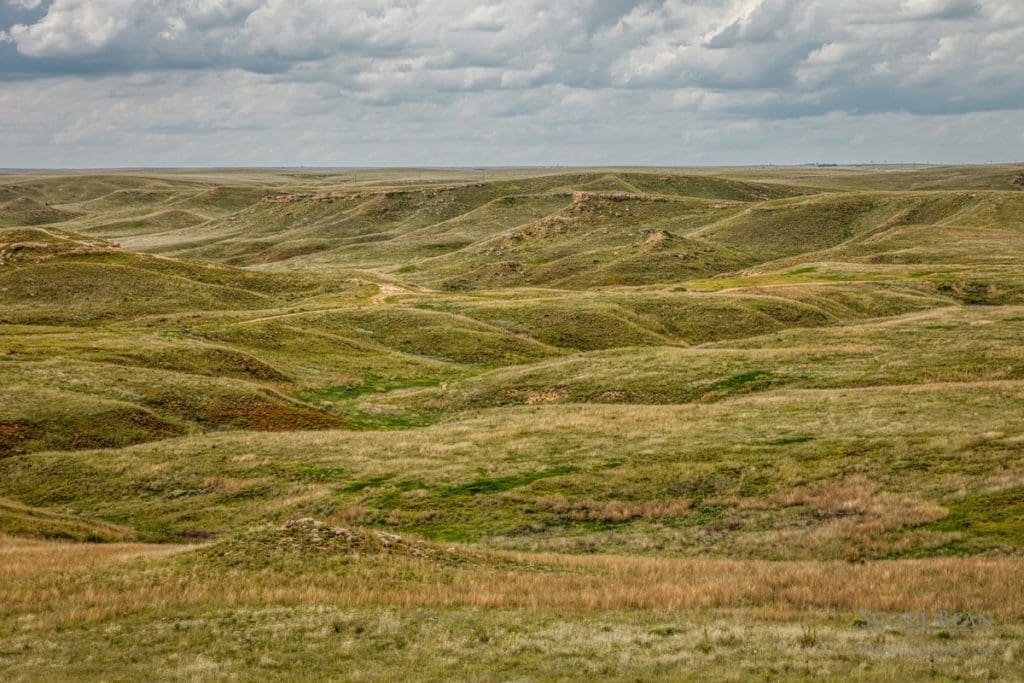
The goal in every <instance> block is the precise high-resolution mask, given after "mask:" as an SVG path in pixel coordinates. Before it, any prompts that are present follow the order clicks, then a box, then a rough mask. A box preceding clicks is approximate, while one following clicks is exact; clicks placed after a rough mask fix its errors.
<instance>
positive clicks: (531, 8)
mask: <svg viewBox="0 0 1024 683" xmlns="http://www.w3.org/2000/svg"><path fill="white" fill-rule="evenodd" d="M8 5H10V6H12V7H13V6H14V5H17V6H18V9H17V10H11V12H14V14H6V15H5V14H4V13H3V12H4V10H2V9H0V79H4V78H5V75H6V78H7V79H8V83H7V84H5V85H4V86H3V88H2V89H0V91H2V90H6V91H13V90H16V91H17V92H19V93H20V94H21V96H22V97H25V98H27V99H26V100H25V102H28V103H31V102H36V103H37V105H36V106H38V107H39V109H40V110H39V111H33V110H32V109H31V107H30V106H27V105H22V106H19V107H17V108H16V109H13V110H11V109H8V110H6V111H0V116H3V117H4V118H3V119H0V120H3V121H7V122H8V123H6V124H0V125H3V130H6V131H8V134H12V135H14V134H20V133H25V134H26V135H27V134H28V133H27V132H26V131H34V133H32V134H31V135H29V137H31V139H33V140H35V141H36V142H35V143H34V144H37V145H42V146H45V145H53V146H54V147H55V148H57V147H60V146H69V145H70V146H74V145H79V144H82V145H84V144H85V143H84V142H83V141H85V140H92V141H93V144H91V145H90V148H92V149H94V150H96V144H97V143H96V141H103V140H112V139H113V138H114V137H122V136H123V135H127V134H128V133H127V132H123V131H136V132H135V133H133V135H136V136H139V137H138V138H136V139H134V140H133V143H132V144H135V145H138V143H139V140H140V139H142V136H145V135H150V136H152V137H151V138H150V139H152V140H186V139H187V140H193V141H194V140H199V139H203V140H207V138H208V136H209V135H210V134H211V132H213V131H224V130H227V131H232V132H231V134H230V137H231V138H232V139H235V140H239V139H241V138H244V136H245V135H246V133H243V132H240V131H244V130H253V131H261V133H260V134H259V135H258V136H257V137H258V138H259V144H257V145H256V146H255V147H254V148H253V149H259V150H264V152H265V153H267V154H270V152H269V151H268V150H271V149H273V145H275V144H277V143H275V142H274V141H275V140H278V139H280V140H285V139H287V138H288V136H291V137H293V138H295V137H296V136H298V135H299V134H300V132H301V133H303V134H308V133H309V131H311V130H315V131H320V132H319V133H317V135H318V136H319V137H318V139H319V140H321V141H324V143H325V144H328V143H333V144H338V145H343V146H344V145H352V144H357V143H358V144H359V145H360V148H361V149H369V148H370V147H368V145H369V146H371V147H372V145H376V146H377V147H375V149H380V150H385V149H391V148H392V147H391V144H392V141H393V140H397V139H399V138H403V139H405V137H406V132H407V131H412V130H415V131H419V132H420V133H421V134H422V135H425V136H428V137H429V136H433V137H434V138H437V139H439V140H440V139H442V138H444V139H447V140H448V141H449V143H450V141H451V139H452V138H451V137H448V138H445V137H444V136H445V135H449V133H446V131H448V130H449V129H450V135H455V134H456V133H457V137H458V138H459V139H460V140H462V141H463V142H461V143H459V144H458V145H452V144H444V145H439V147H438V149H440V150H442V151H443V152H444V153H445V154H447V153H449V152H451V151H454V150H462V151H463V152H466V150H468V149H470V148H472V147H473V145H475V144H476V142H472V143H471V142H466V141H467V140H472V141H487V144H490V145H492V146H496V145H499V143H503V141H506V140H507V141H508V142H509V144H511V143H512V142H513V141H514V143H515V145H518V147H517V148H516V149H519V150H535V151H536V150H544V149H554V147H552V146H551V144H552V142H558V141H564V140H566V139H567V138H573V137H574V136H576V137H578V138H579V140H581V141H593V144H594V145H595V146H596V147H600V148H601V149H604V150H605V153H606V154H609V155H611V154H612V152H613V151H614V150H616V149H619V150H622V149H627V150H628V149H630V148H628V147H621V146H616V144H619V143H621V141H623V140H626V139H629V140H631V141H633V143H635V144H636V145H637V147H636V149H650V150H654V152H652V153H660V152H661V146H660V141H661V140H662V138H663V136H664V134H665V131H677V130H678V131H679V139H683V138H685V139H687V140H688V141H690V142H691V143H693V144H700V145H703V146H704V147H705V148H706V149H707V150H709V151H711V150H714V151H717V153H719V154H722V153H723V150H724V149H726V146H727V145H728V144H733V145H739V144H741V140H744V139H747V136H750V135H757V134H772V135H777V134H778V131H780V130H786V131H798V130H800V129H801V128H803V127H806V126H807V122H808V121H817V122H823V123H822V124H821V126H822V127H821V130H831V128H830V126H831V125H833V124H834V122H835V121H839V120H842V121H844V122H845V125H850V122H851V121H857V120H858V119H857V118H856V117H857V116H861V117H866V116H872V117H876V119H877V120H881V118H877V117H885V116H888V115H893V116H897V117H902V116H907V115H913V116H917V117H935V118H936V120H942V121H943V122H944V123H943V125H945V126H946V127H947V129H948V130H951V131H956V130H958V128H957V127H956V126H955V125H953V124H950V123H948V121H947V119H949V118H950V117H957V116H963V115H975V114H977V115H979V116H988V115H989V114H986V112H1013V113H1017V114H1019V113H1020V110H1021V109H1022V108H1024V68H1022V67H1024V51H1022V50H1020V48H1019V46H1020V45H1021V44H1024V4H1020V3H1007V2H1003V1H1001V0H900V1H898V2H894V1H893V0H724V1H722V2H715V3H709V2H693V1H692V0H664V1H661V2H657V1H654V0H579V1H577V2H572V3H568V2H566V3H551V2H547V1H545V0H521V1H519V2H515V3H511V2H479V1H471V0H49V1H48V2H47V3H39V2H34V1H33V0H17V1H16V2H12V1H11V0H8ZM0 8H2V5H0ZM28 10H32V11H31V12H30V13H28V14H26V12H28ZM5 16H7V17H9V18H8V20H7V24H8V25H4V23H3V22H4V17H5ZM10 17H13V18H10ZM4 40H6V41H7V42H6V44H4V42H3V41H4ZM139 79H141V80H139ZM140 83H144V85H140ZM79 86H80V87H79ZM58 91H59V92H60V93H65V94H67V93H71V92H74V95H73V97H72V96H71V95H66V96H67V97H68V98H69V99H60V100H59V101H61V102H62V104H63V105H64V106H63V107H62V109H63V110H66V116H67V117H68V121H64V122H61V121H57V120H53V119H52V118H50V117H49V116H48V115H49V110H48V109H47V107H50V106H51V105H52V102H53V101H55V100H54V99H53V98H52V97H51V98H50V99H49V100H47V102H48V103H50V104H44V103H42V101H40V100H39V99H38V98H36V97H33V94H36V93H41V92H51V94H52V96H54V97H55V96H57V95H56V94H55V93H56V92H58ZM64 96H65V95H61V96H60V97H62V98H63V97H64ZM0 102H6V103H7V105H6V106H8V107H9V106H10V100H9V98H3V99H0ZM10 116H14V117H19V116H20V117H21V118H9V117H10ZM837 116H839V117H845V118H842V119H837V118H835V117H837ZM993 116H995V118H994V119H992V120H1002V119H1001V118H1000V116H1001V115H996V114H993ZM12 121H13V122H14V123H10V122H12ZM45 121H49V124H45V123H43V122H45ZM510 121H513V122H515V124H514V126H515V127H514V128H513V129H509V128H508V127H509V126H510V125H512V124H510V123H509V122H510ZM786 121H794V122H795V121H799V122H802V123H801V124H800V125H799V126H795V127H791V126H789V124H787V123H785V122H786ZM899 121H904V119H899ZM828 122H832V123H828ZM47 125H49V126H50V128H47V127H46V126H47ZM644 126H647V127H648V128H649V129H648V130H644V128H643V127H644ZM338 128H344V129H345V130H346V131H347V133H345V134H342V133H340V132H338V130H336V129H338ZM684 128H685V129H686V130H685V132H684V131H683V129H684ZM716 130H717V131H727V132H728V134H727V135H718V136H716V135H715V131H716ZM933 130H936V129H935V128H934V127H929V126H925V127H919V126H909V127H908V128H907V129H906V132H907V133H908V134H909V135H911V136H916V137H917V138H921V137H922V136H924V135H925V133H926V131H933ZM12 131H13V132H12ZM47 131H49V135H48V136H46V135H44V133H46V132H47ZM552 131H557V133H558V135H557V136H553V135H552ZM1015 133H1016V129H1014V130H1013V131H1012V132H1010V131H1004V136H1005V137H1006V139H1010V140H1012V139H1014V137H1015ZM793 134H794V135H796V136H797V139H800V140H803V139H804V138H802V137H800V135H799V133H793ZM993 134H995V132H994V133H993ZM346 135H350V136H351V138H352V141H349V138H348V137H346ZM558 136H561V137H558ZM716 137H717V138H718V141H715V140H716ZM840 138H841V139H842V140H843V141H844V144H845V143H848V141H849V140H850V139H851V138H857V139H864V140H865V142H864V143H862V144H859V145H858V150H868V149H869V148H870V146H871V138H870V137H865V135H864V134H861V133H858V132H856V131H855V132H853V133H851V132H850V131H846V132H843V133H842V134H841V135H839V137H838V138H837V139H840ZM823 139H824V138H823ZM946 139H947V140H955V139H956V138H955V137H953V136H952V135H949V136H946ZM40 141H42V142H40ZM353 141H354V142H353ZM611 141H618V142H617V143H616V144H611ZM406 144H413V145H419V146H421V147H422V146H424V144H425V143H424V142H423V141H422V139H420V140H419V141H418V142H417V141H415V140H411V139H409V140H407V141H406ZM481 144H482V143H481ZM564 144H567V145H568V144H575V143H568V142H565V143H564ZM581 144H582V142H581ZM744 144H748V145H749V144H752V143H750V142H749V141H748V142H747V143H744ZM819 144H822V145H824V144H825V143H819ZM601 145H603V147H601ZM645 145H646V146H645ZM762 146H763V145H762ZM145 148H146V146H142V147H137V149H145ZM18 149H22V150H24V149H28V148H27V147H24V146H21V147H18ZM175 149H177V150H179V151H180V153H181V154H185V153H186V152H187V149H188V148H187V147H184V146H180V145H170V147H169V149H168V152H167V153H168V154H173V153H174V150H175ZM195 149H200V150H201V149H209V147H208V146H207V147H203V146H202V145H200V146H199V147H196V148H195ZM395 149H399V148H398V147H395ZM509 149H511V147H509ZM748 149H750V148H749V147H748ZM766 149H767V148H766ZM822 149H823V150H824V149H825V147H824V146H823V147H822ZM104 153H106V152H104ZM153 153H154V154H155V152H153ZM310 153H314V152H310ZM316 153H319V154H322V155H326V156H330V153H329V150H328V152H323V151H320V152H316ZM808 153H810V150H808ZM858 153H859V152H858ZM865 153H867V152H865ZM1007 153H1012V150H1009V151H1008V152H1007ZM0 154H2V152H0ZM276 154H278V153H277V152H275V153H274V155H276ZM279 154H280V155H281V157H282V158H281V159H279V160H285V159H284V158H283V157H284V156H285V155H286V154H287V147H286V146H285V147H282V148H281V149H280V153H279ZM957 154H959V155H960V156H967V155H970V154H973V151H972V150H967V149H963V150H959V151H958V152H957ZM505 155H506V158H518V157H516V156H515V155H513V154H512V153H511V152H507V153H505ZM272 156H273V155H272ZM1020 156H1024V153H1022V154H1020ZM416 157H419V154H418V153H416V154H415V156H414V157H411V158H410V159H396V161H398V160H401V161H410V160H411V161H421V159H418V158H416ZM616 160H617V159H615V158H614V157H611V156H609V157H608V159H607V161H616ZM637 160H638V161H639V159H637ZM267 161H270V159H267ZM468 161H469V160H468V159H467V162H468ZM479 161H484V160H480V159H475V160H474V162H479ZM0 165H5V160H4V159H2V158H0ZM6 165H10V163H7V164H6Z"/></svg>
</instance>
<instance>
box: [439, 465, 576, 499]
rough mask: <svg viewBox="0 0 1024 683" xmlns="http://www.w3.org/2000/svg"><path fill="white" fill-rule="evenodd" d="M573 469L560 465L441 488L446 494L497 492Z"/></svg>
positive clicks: (567, 472) (572, 468) (559, 474)
mask: <svg viewBox="0 0 1024 683" xmlns="http://www.w3.org/2000/svg"><path fill="white" fill-rule="evenodd" d="M575 471H576V467H574V466H572V465H561V466H558V467H552V468H551V469H547V470H540V471H537V472H528V473H526V474H520V475H514V476H507V477H487V478H483V479H477V480H476V481H471V482H467V483H465V484H457V485H455V486H449V487H447V488H445V489H444V490H443V493H444V495H446V496H476V495H480V494H485V493H498V492H501V491H508V490H510V489H514V488H517V487H519V486H526V485H528V484H532V483H533V482H535V481H539V480H541V479H546V478H548V477H560V476H563V475H566V474H572V473H573V472H575Z"/></svg>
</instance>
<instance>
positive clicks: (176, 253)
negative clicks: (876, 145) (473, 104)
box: [0, 166, 1024, 680]
mask: <svg viewBox="0 0 1024 683" xmlns="http://www.w3.org/2000/svg"><path fill="white" fill-rule="evenodd" d="M1019 173H1020V169H1019V168H1016V167H1010V166H978V167H917V168H912V169H904V170H899V171H892V170H888V171H881V170H877V169H870V168H863V169H843V168H839V169H828V170H821V169H809V168H778V169H755V168H736V169H714V170H709V169H663V168H658V169H642V168H601V169H490V170H488V171H487V173H486V176H484V174H482V173H480V172H473V171H468V170H459V169H447V170H441V169H426V170H418V169H407V170H402V169H363V170H358V171H289V170H220V171H152V172H150V171H137V172H125V173H118V174H113V173H92V172H90V173H75V174H63V173H56V172H55V173H10V174H5V175H2V176H0V578H2V581H0V676H2V677H3V678H4V679H5V680H46V679H53V678H65V679H67V678H76V679H96V680H132V679H138V678H140V677H143V676H156V677H158V678H161V679H172V680H178V679H181V680H185V679H187V680H197V679H200V680H250V679H252V680H255V679H260V680H263V679H288V680H296V679H299V680H304V679H309V680H322V679H342V680H365V679H382V678H404V677H409V676H411V675H415V676H418V677H422V678H430V679H445V678H452V677H455V678H470V679H482V680H488V679H494V678H522V679H528V680H533V679H553V680H556V679H569V678H577V677H579V676H580V675H588V676H593V677H600V678H611V679H630V680H660V679H666V678H668V679H680V680H689V679H693V680H698V679H703V680H706V679H733V680H741V679H747V678H765V679H773V680H774V679H782V680H800V679H806V678H811V677H825V678H834V679H840V678H853V677H856V678H858V679H864V680H891V679H894V678H900V677H902V678H907V677H910V678H929V677H930V678H936V679H941V680H947V679H973V678H992V679H1014V678H1019V677H1021V676H1022V675H1024V667H1022V665H1021V661H1020V660H1021V657H1022V656H1024V653H1021V651H1020V642H1021V636H1022V635H1024V619H1022V615H1024V604H1022V596H1024V585H1022V584H1021V582H1022V580H1024V579H1022V578H1021V577H1022V576H1024V573H1022V570H1024V459H1022V456H1024V345H1022V340H1024V193H1022V191H1021V189H1020V187H1019V186H1017V185H1014V183H1013V179H1014V178H1015V177H1016V175H1017V174H1019ZM499 664H500V666H501V669H500V670H501V671H502V674H501V675H497V674H496V671H498V669H497V668H496V667H497V666H498V665H499Z"/></svg>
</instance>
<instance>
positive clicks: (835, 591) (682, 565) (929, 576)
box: [0, 541, 1024, 622]
mask: <svg viewBox="0 0 1024 683" xmlns="http://www.w3.org/2000/svg"><path fill="white" fill-rule="evenodd" d="M181 550H182V548H180V547H168V546H145V545H138V544H111V545H76V544H67V543H43V542H23V541H17V542H11V541H5V542H3V543H2V544H0V606H2V607H0V614H4V613H6V614H13V613H24V612H32V613H37V614H45V615H47V617H48V618H50V619H53V620H55V621H57V622H68V621H77V620H86V621H91V620H97V619H104V618H110V617H114V616H118V615H124V614H128V613H132V612H137V611H140V610H145V609H152V608H156V609H188V608H218V607H225V608H235V607H267V606H281V605H299V604H322V605H333V606H350V607H358V606H396V607H480V608H525V609H551V608H554V609H579V610H614V609H704V608H755V609H758V610H759V611H761V612H762V613H764V614H766V615H771V614H774V613H777V614H787V613H791V612H792V611H793V610H831V611H856V610H861V609H866V610H940V609H946V610H973V611H980V610H984V611H987V612H991V613H995V614H1003V615H1006V614H1019V613H1020V612H1021V611H1022V610H1024V571H1022V570H1024V560H1022V559H1016V558H977V557H975V558H964V559H960V558H936V559H916V560H891V561H877V562H868V563H847V562H838V561H831V562H814V561H807V562H768V561H742V560H691V559H664V558H636V557H616V556H565V555H540V554H519V553H493V554H486V555H476V556H475V557H476V559H475V560H474V561H472V562H468V563H459V562H456V563H445V562H439V561H438V560H437V559H436V558H416V557H404V556H403V557H399V556H379V557H369V556H366V557H361V558H352V561H350V562H347V563H345V564H344V565H342V566H341V568H340V570H339V568H338V567H333V568H329V569H328V568H325V567H324V566H323V565H317V564H316V563H315V562H314V563H313V564H312V565H311V566H309V567H306V566H301V565H300V567H299V568H298V569H295V568H292V569H283V568H280V567H276V568H271V567H267V568H258V569H238V568H227V567H218V566H216V565H205V564H203V562H201V561H200V562H181V561H179V560H182V559H190V558H187V556H181V557H178V558H173V559H170V560H167V559H164V558H165V557H166V556H167V555H169V554H173V553H178V552H181ZM186 550H187V549H186ZM456 552H460V551H458V550H456ZM141 557H149V558H150V559H149V560H138V558H141ZM133 558H134V559H135V560H136V561H131V560H133ZM154 558H156V559H154Z"/></svg>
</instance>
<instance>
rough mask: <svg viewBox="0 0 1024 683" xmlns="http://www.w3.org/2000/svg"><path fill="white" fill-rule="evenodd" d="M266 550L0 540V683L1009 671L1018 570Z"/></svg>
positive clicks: (270, 543)
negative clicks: (32, 682)
mask: <svg viewBox="0 0 1024 683" xmlns="http://www.w3.org/2000/svg"><path fill="white" fill-rule="evenodd" d="M281 537H282V534H281V532H273V531H269V532H268V531H263V532H260V533H258V534H255V535H253V536H250V537H248V538H245V539H244V540H240V541H232V542H227V543H225V544H222V547H220V548H217V547H216V546H214V547H213V548H210V549H205V550H189V549H179V548H175V547H154V546H141V545H108V546H95V545H88V546H80V545H74V544H53V543H45V544H44V543H40V542H26V541H20V540H10V539H8V540H5V541H4V542H3V543H2V544H0V576H2V578H3V580H4V581H3V586H4V588H3V590H2V591H0V597H2V599H3V602H2V604H3V609H2V611H0V629H2V630H0V672H2V673H3V675H4V677H5V678H6V679H7V680H35V679H40V678H50V677H54V676H56V677H78V678H99V679H104V680H114V679H116V680H130V679H132V678H135V677H137V676H139V675H143V674H146V675H150V676H152V675H156V676H158V677H160V678H169V679H195V678H202V679H226V678H235V677H242V678H246V679H249V678H253V679H255V678H262V679H266V678H290V679H293V680H294V679H295V678H304V679H305V678H308V679H317V678H324V677H333V678H343V679H346V680H369V679H379V678H382V677H392V676H401V675H403V674H406V675H407V673H408V672H409V671H410V670H415V671H417V676H418V677H422V678H431V679H440V678H450V677H452V676H456V677H473V678H484V679H496V678H503V679H504V678H508V677H510V676H511V677H516V676H525V677H528V678H543V679H551V678H575V677H578V675H580V673H581V672H583V673H587V674H590V675H597V676H601V677H606V678H631V679H637V678H640V679H650V680H654V679H658V678H664V677H666V676H668V677H672V678H686V679H690V678H692V679H698V678H708V677H724V678H730V679H741V678H747V677H750V676H756V677H770V678H782V679H800V678H807V677H811V676H822V675H825V676H828V677H844V676H854V675H855V676H857V677H859V678H866V679H878V680H885V679H889V678H892V677H894V676H897V675H912V676H914V677H928V676H933V677H937V678H949V677H958V678H978V677H981V678H986V677H993V678H1013V677H1015V676H1016V675H1018V674H1019V673H1020V671H1021V665H1020V662H1019V657H1020V653H1019V651H1018V643H1019V639H1020V637H1021V635H1022V633H1024V624H1022V622H1021V621H1020V614H1021V610H1022V608H1024V603H1022V602H1021V600H1022V598H1021V596H1022V595H1024V585H1022V583H1021V582H1022V581H1024V579H1022V578H1021V577H1022V576H1024V575H1022V574H1021V571H1020V570H1021V566H1020V561H1019V560H1011V559H940V560H910V561H895V562H876V563H868V564H850V563H817V562H802V563H800V562H798V563H788V562H787V563H771V562H737V561H702V560H696V561H692V560H671V559H658V560H652V559H637V558H627V557H619V558H616V557H598V558H579V557H565V556H552V555H521V554H516V555H507V554H497V555H495V554H481V553H478V552H475V551H472V550H469V549H463V548H447V549H444V548H438V554H427V555H426V556H414V555H409V554H402V553H400V552H392V553H386V552H384V553H382V552H373V551H370V552H363V553H360V554H356V555H353V554H350V553H344V552H338V551H337V549H336V548H330V547H325V546H322V545H317V544H309V543H306V544H303V543H302V542H301V540H302V539H300V543H299V545H298V547H296V546H295V545H294V544H293V545H290V546H288V552H282V548H280V547H278V546H277V545H276V542H277V543H279V542H280V541H281ZM303 538H304V537H303ZM257 543H258V544H257ZM944 612H945V613H948V615H949V619H946V617H944V616H943V613H944ZM909 613H912V614H913V615H914V616H913V619H910V617H909V616H908V614H909ZM953 615H956V617H954V616H953ZM957 621H959V623H957ZM499 672H500V673H499Z"/></svg>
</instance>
